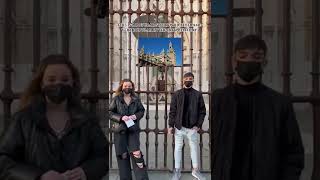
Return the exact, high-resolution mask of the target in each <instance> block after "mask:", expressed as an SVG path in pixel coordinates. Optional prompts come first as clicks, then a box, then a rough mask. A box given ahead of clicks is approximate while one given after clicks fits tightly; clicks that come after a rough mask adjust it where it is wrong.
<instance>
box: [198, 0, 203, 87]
mask: <svg viewBox="0 0 320 180" xmlns="http://www.w3.org/2000/svg"><path fill="white" fill-rule="evenodd" d="M199 3H200V7H199V18H200V22H199V23H200V25H201V26H200V27H199V36H198V37H199V38H198V41H199V91H201V90H202V71H201V68H202V52H203V49H202V40H201V38H202V21H203V16H204V14H203V8H202V0H199Z"/></svg>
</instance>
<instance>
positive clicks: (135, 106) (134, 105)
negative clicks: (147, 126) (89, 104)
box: [109, 93, 145, 132]
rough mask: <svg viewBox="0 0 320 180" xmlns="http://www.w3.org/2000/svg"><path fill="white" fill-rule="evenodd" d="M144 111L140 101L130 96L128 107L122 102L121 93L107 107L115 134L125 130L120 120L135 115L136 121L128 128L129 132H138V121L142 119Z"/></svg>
mask: <svg viewBox="0 0 320 180" xmlns="http://www.w3.org/2000/svg"><path fill="white" fill-rule="evenodd" d="M144 111H145V109H144V107H143V105H142V103H141V100H140V99H139V97H137V96H136V95H133V96H132V100H131V102H130V104H129V106H128V105H127V104H126V102H125V101H124V98H123V94H122V93H121V94H120V95H117V96H115V97H114V98H113V99H112V101H111V103H110V106H109V113H110V119H111V120H112V121H113V128H114V129H115V131H116V132H120V131H123V130H125V129H126V128H127V127H126V125H125V123H124V121H122V120H121V118H122V117H123V116H131V115H136V117H137V119H136V120H135V125H134V126H132V127H130V130H133V131H139V130H140V127H139V120H140V119H142V117H143V115H144Z"/></svg>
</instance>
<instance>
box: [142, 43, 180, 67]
mask: <svg viewBox="0 0 320 180" xmlns="http://www.w3.org/2000/svg"><path fill="white" fill-rule="evenodd" d="M170 41H171V43H172V46H173V48H174V50H175V52H176V59H177V61H176V63H177V64H176V65H177V66H180V65H181V62H182V59H181V58H182V42H181V38H139V42H138V51H139V50H140V49H141V48H142V47H144V52H145V53H147V54H149V53H151V54H152V53H154V54H160V53H161V51H162V49H164V50H165V51H166V52H167V51H168V49H169V42H170Z"/></svg>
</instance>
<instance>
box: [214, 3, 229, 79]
mask: <svg viewBox="0 0 320 180" xmlns="http://www.w3.org/2000/svg"><path fill="white" fill-rule="evenodd" d="M232 9H233V0H228V15H227V18H226V32H227V34H226V35H227V38H226V50H225V52H226V54H225V56H226V59H225V76H226V84H227V85H229V84H232V79H233V68H232V53H233V16H232ZM212 48H213V47H212Z"/></svg>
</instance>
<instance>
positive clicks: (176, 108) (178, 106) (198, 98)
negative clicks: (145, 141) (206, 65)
mask: <svg viewBox="0 0 320 180" xmlns="http://www.w3.org/2000/svg"><path fill="white" fill-rule="evenodd" d="M191 94H192V95H191V96H190V97H189V102H190V105H189V108H190V109H189V116H190V117H189V120H191V122H190V124H196V126H197V127H199V128H201V127H202V124H203V121H204V117H205V116H206V106H205V104H204V100H203V96H202V94H201V92H199V91H197V90H195V89H193V88H192V89H191ZM184 97H185V95H184V90H183V89H180V90H178V91H176V92H175V93H174V94H173V95H172V98H171V104H170V112H169V126H170V127H176V128H177V129H181V128H182V118H183V107H184Z"/></svg>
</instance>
